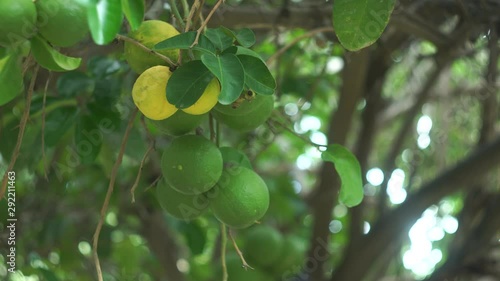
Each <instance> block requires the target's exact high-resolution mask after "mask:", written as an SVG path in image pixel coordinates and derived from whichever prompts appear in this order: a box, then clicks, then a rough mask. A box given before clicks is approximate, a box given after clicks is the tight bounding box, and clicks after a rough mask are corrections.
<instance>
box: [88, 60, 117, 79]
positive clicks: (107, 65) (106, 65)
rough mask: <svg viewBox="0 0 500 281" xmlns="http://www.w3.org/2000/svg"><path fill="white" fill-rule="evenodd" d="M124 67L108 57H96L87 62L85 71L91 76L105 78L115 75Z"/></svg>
mask: <svg viewBox="0 0 500 281" xmlns="http://www.w3.org/2000/svg"><path fill="white" fill-rule="evenodd" d="M123 67H124V64H123V62H121V61H119V60H117V59H113V58H110V57H102V56H96V57H92V58H90V59H89V60H88V62H87V69H88V70H89V71H90V73H92V74H93V75H91V76H97V77H105V76H109V75H112V74H115V73H117V72H118V71H120V70H122V69H123Z"/></svg>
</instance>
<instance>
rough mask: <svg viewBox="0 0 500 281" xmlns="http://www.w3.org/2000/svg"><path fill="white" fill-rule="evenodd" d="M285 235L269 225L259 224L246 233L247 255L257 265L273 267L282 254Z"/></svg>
mask: <svg viewBox="0 0 500 281" xmlns="http://www.w3.org/2000/svg"><path fill="white" fill-rule="evenodd" d="M282 240H283V236H282V235H281V233H280V232H279V231H277V230H276V229H274V228H272V227H270V226H267V225H257V226H254V227H252V228H251V229H249V231H248V233H247V235H246V243H245V255H246V256H247V257H248V259H249V260H250V261H252V262H253V263H254V264H255V265H258V266H260V267H271V266H272V265H273V264H274V263H275V262H277V261H278V258H279V256H280V252H281V248H282V246H283V243H282Z"/></svg>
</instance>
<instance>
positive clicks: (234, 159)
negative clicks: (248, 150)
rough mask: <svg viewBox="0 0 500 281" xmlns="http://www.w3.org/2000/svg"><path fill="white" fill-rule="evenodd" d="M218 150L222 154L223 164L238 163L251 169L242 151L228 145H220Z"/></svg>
mask: <svg viewBox="0 0 500 281" xmlns="http://www.w3.org/2000/svg"><path fill="white" fill-rule="evenodd" d="M219 150H220V153H221V154H222V159H223V160H224V164H230V165H231V164H232V165H238V166H242V167H246V168H249V169H253V168H252V164H251V163H250V160H249V159H248V157H247V156H246V155H245V153H243V152H242V151H240V150H238V149H236V148H233V147H229V146H227V147H221V148H219Z"/></svg>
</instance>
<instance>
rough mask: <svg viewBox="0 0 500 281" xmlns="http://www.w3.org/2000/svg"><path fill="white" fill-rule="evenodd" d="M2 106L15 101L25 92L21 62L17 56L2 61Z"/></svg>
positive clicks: (0, 102)
mask: <svg viewBox="0 0 500 281" xmlns="http://www.w3.org/2000/svg"><path fill="white" fill-rule="evenodd" d="M0 85H1V86H0V106H1V105H4V104H6V103H8V102H9V101H11V100H12V99H14V98H15V97H16V96H17V95H19V94H20V93H21V91H22V90H23V75H22V72H21V61H20V60H19V57H18V56H17V55H15V54H12V55H9V56H6V57H4V58H3V59H0Z"/></svg>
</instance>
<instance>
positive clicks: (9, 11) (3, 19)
mask: <svg viewBox="0 0 500 281" xmlns="http://www.w3.org/2000/svg"><path fill="white" fill-rule="evenodd" d="M36 16H37V12H36V7H35V3H33V1H32V0H1V1H0V46H3V47H12V48H15V47H17V46H18V45H19V44H20V43H22V42H24V41H26V39H28V38H30V37H32V36H33V35H34V34H35V23H36Z"/></svg>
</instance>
